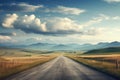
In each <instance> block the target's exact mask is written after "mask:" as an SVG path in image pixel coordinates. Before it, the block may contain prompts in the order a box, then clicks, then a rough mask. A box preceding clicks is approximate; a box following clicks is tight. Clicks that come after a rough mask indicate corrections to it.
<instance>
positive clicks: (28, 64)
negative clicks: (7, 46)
mask: <svg viewBox="0 0 120 80" xmlns="http://www.w3.org/2000/svg"><path fill="white" fill-rule="evenodd" d="M57 56H58V55H55V54H49V55H39V56H34V57H0V79H4V78H6V77H8V76H10V75H13V74H16V73H18V72H21V71H24V70H26V69H29V68H32V67H34V66H37V65H40V64H43V63H45V62H48V61H50V60H52V59H54V58H56V57H57Z"/></svg>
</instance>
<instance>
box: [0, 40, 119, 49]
mask: <svg viewBox="0 0 120 80" xmlns="http://www.w3.org/2000/svg"><path fill="white" fill-rule="evenodd" d="M0 47H8V48H22V49H31V50H41V51H89V50H93V49H101V48H109V47H120V42H118V41H114V42H100V43H98V44H79V43H78V44H74V43H73V44H52V43H35V44H29V45H14V44H9V45H8V44H0Z"/></svg>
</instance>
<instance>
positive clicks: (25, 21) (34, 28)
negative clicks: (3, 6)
mask: <svg viewBox="0 0 120 80" xmlns="http://www.w3.org/2000/svg"><path fill="white" fill-rule="evenodd" d="M45 25H46V23H42V22H41V20H40V19H39V18H37V17H36V16H35V15H33V14H32V15H24V16H20V17H19V16H18V15H17V14H15V13H14V14H9V15H6V17H5V19H4V21H3V23H2V26H3V27H4V28H15V29H20V30H22V31H24V32H26V33H39V32H45V31H46V26H45Z"/></svg>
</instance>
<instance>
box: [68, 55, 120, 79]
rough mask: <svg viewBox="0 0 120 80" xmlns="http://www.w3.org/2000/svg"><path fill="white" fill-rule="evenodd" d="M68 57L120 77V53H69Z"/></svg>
mask: <svg viewBox="0 0 120 80" xmlns="http://www.w3.org/2000/svg"><path fill="white" fill-rule="evenodd" d="M67 57H69V58H71V59H73V60H75V61H77V62H80V63H82V64H84V65H87V66H89V67H91V68H94V69H97V70H99V71H102V72H105V73H107V74H110V75H113V76H115V77H117V78H119V79H120V54H110V55H75V54H72V55H67Z"/></svg>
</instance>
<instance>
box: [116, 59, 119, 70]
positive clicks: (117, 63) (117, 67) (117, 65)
mask: <svg viewBox="0 0 120 80" xmlns="http://www.w3.org/2000/svg"><path fill="white" fill-rule="evenodd" d="M116 69H119V61H118V60H117V59H116Z"/></svg>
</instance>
